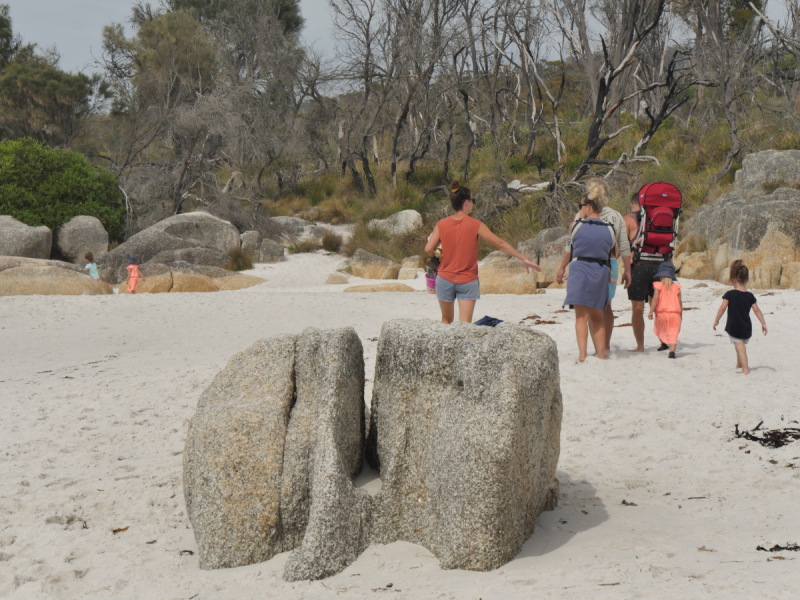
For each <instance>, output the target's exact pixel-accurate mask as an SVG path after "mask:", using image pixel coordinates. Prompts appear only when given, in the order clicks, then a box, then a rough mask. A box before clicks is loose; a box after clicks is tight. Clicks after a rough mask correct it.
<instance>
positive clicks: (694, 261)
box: [679, 252, 716, 279]
mask: <svg viewBox="0 0 800 600" xmlns="http://www.w3.org/2000/svg"><path fill="white" fill-rule="evenodd" d="M679 274H680V276H681V277H682V278H683V279H714V278H715V276H716V273H714V265H713V264H712V263H711V261H710V260H709V259H708V254H707V253H706V252H693V253H692V254H690V255H689V256H685V257H682V259H681V268H680V270H679Z"/></svg>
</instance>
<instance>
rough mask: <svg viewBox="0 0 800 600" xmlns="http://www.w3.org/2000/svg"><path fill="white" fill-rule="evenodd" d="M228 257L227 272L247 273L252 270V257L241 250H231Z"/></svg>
mask: <svg viewBox="0 0 800 600" xmlns="http://www.w3.org/2000/svg"><path fill="white" fill-rule="evenodd" d="M228 256H229V257H230V259H231V260H230V261H229V262H228V270H229V271H249V270H250V269H252V268H253V257H252V256H251V255H250V254H248V253H247V252H245V251H244V250H242V249H241V248H231V249H230V250H228Z"/></svg>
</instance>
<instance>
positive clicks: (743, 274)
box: [714, 260, 767, 375]
mask: <svg viewBox="0 0 800 600" xmlns="http://www.w3.org/2000/svg"><path fill="white" fill-rule="evenodd" d="M730 277H731V284H733V289H732V290H729V291H727V292H725V295H724V296H722V306H720V307H719V311H717V319H716V320H715V321H714V331H716V330H717V325H719V320H720V319H721V318H722V315H723V314H724V313H725V310H726V309H727V311H728V322H727V323H726V324H725V332H726V333H727V334H728V337H729V338H730V339H731V343H732V344H733V347H734V348H735V349H736V368H737V369H741V370H742V374H744V375H747V374H748V373H750V368H749V366H748V364H747V348H745V346H746V345H747V342H748V341H750V338H751V337H753V322H752V321H751V320H750V308H752V309H753V312H754V313H756V318H757V319H758V320H759V321H760V322H761V331H763V332H764V335H767V323H766V322H765V321H764V315H763V314H761V309H760V308H758V304H756V302H757V301H756V297H755V296H754V295H753V294H752V293H750V292H748V291H747V282H748V281H750V271H749V270H748V269H747V266H746V265H745V264H744V263H743V262H742V261H741V260H735V261H733V264H732V265H731V272H730Z"/></svg>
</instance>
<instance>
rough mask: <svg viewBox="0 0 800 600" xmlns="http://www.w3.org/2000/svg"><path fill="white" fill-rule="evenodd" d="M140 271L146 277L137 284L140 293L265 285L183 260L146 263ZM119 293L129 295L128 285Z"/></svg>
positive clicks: (245, 277)
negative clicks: (167, 262) (164, 263)
mask: <svg viewBox="0 0 800 600" xmlns="http://www.w3.org/2000/svg"><path fill="white" fill-rule="evenodd" d="M139 271H140V272H141V273H142V275H143V276H144V277H143V278H141V279H139V282H138V284H137V285H136V293H137V294H159V293H165V292H176V293H177V292H218V291H219V292H222V291H234V290H243V289H245V288H249V287H253V286H254V285H259V284H261V283H264V280H263V279H261V278H260V277H254V276H252V275H243V274H241V273H236V272H234V271H228V270H226V269H219V268H217V267H208V266H204V265H199V266H198V265H192V264H189V263H186V262H180V261H177V262H174V263H170V264H169V265H163V264H160V263H147V264H146V265H141V266H140V267H139ZM119 293H120V294H127V293H128V288H127V286H126V285H125V282H122V283H121V284H120V286H119Z"/></svg>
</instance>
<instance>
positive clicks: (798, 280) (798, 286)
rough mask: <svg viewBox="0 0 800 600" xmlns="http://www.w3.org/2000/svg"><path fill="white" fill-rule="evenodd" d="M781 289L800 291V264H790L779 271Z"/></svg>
mask: <svg viewBox="0 0 800 600" xmlns="http://www.w3.org/2000/svg"><path fill="white" fill-rule="evenodd" d="M780 287H781V289H784V290H787V289H794V290H800V262H791V263H788V264H786V265H783V269H781V281H780Z"/></svg>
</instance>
